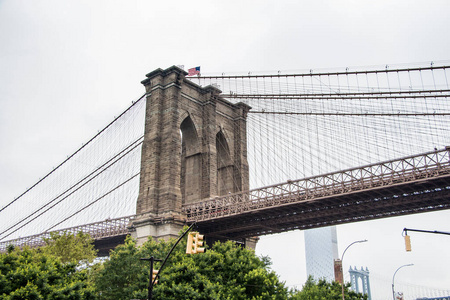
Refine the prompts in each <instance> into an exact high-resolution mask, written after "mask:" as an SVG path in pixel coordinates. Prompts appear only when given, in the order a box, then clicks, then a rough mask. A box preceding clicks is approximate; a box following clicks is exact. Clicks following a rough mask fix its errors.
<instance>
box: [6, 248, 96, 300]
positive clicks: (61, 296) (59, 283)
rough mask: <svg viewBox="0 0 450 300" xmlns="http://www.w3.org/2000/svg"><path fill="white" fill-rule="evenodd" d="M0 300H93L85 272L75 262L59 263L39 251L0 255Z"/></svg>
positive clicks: (32, 250) (14, 251)
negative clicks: (77, 267)
mask: <svg viewBox="0 0 450 300" xmlns="http://www.w3.org/2000/svg"><path fill="white" fill-rule="evenodd" d="M0 298H1V299H5V300H19V299H24V300H25V299H26V300H34V299H49V300H56V299H58V300H66V299H67V300H69V299H70V300H72V299H73V300H75V299H95V298H96V297H95V291H94V290H93V288H92V287H89V286H88V284H87V272H86V271H79V270H77V269H76V264H75V263H62V262H61V260H60V259H59V258H57V257H55V256H51V255H48V254H45V253H42V252H40V251H39V250H38V249H23V250H21V249H13V248H9V249H8V252H7V253H0Z"/></svg>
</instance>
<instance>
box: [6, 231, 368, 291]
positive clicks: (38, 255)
mask: <svg viewBox="0 0 450 300" xmlns="http://www.w3.org/2000/svg"><path fill="white" fill-rule="evenodd" d="M174 243H175V240H169V241H155V240H154V239H152V238H149V240H148V241H147V242H145V243H144V244H143V245H142V246H137V245H136V241H135V240H133V239H132V238H131V237H128V238H127V239H126V240H125V243H124V244H122V245H119V246H118V247H116V249H114V250H113V251H111V252H110V258H109V259H108V260H105V261H103V262H100V263H94V264H86V262H89V261H92V259H93V258H94V257H95V254H96V251H95V249H94V248H93V241H92V239H91V238H90V237H89V235H86V234H82V233H79V234H77V235H75V236H74V235H71V234H61V235H59V234H53V235H52V236H51V237H50V239H48V240H46V246H44V247H42V248H39V249H29V248H25V249H15V248H14V247H8V252H7V253H0V298H1V299H5V300H21V299H23V300H34V299H50V300H56V299H58V300H66V299H67V300H69V299H70V300H77V299H79V300H112V299H114V300H121V299H123V300H129V299H147V288H148V282H149V275H150V265H149V263H148V261H143V260H141V258H150V257H151V256H153V257H155V258H159V259H163V258H165V257H166V255H167V253H168V252H169V251H170V249H171V248H172V246H173V245H174ZM185 249H186V239H183V240H182V241H181V243H180V244H179V245H178V246H177V247H176V248H175V250H174V252H172V254H171V256H170V258H169V259H168V261H167V263H166V265H165V267H164V269H162V270H161V272H160V273H159V283H158V284H157V285H155V286H154V289H153V296H154V299H233V300H234V299H237V300H241V299H242V300H244V299H254V300H265V299H274V300H278V299H280V300H281V299H296V300H311V299H314V300H316V299H317V300H319V299H327V300H328V299H336V300H339V299H341V285H340V284H339V283H337V282H333V283H329V282H326V281H324V280H318V281H316V280H314V279H313V278H309V279H308V280H307V282H306V283H305V285H304V286H303V288H302V290H300V291H297V290H294V291H288V289H287V288H286V286H285V284H284V283H283V282H281V281H280V279H279V278H278V276H277V275H276V274H275V272H273V271H272V270H271V269H270V259H269V258H267V257H262V258H260V257H258V256H256V255H255V253H254V251H253V250H249V249H246V248H243V247H241V246H239V245H236V244H235V243H233V242H224V243H220V242H217V243H215V244H214V245H213V246H212V247H211V248H210V249H208V250H207V251H206V252H205V253H202V254H193V255H188V254H186V253H185ZM160 266H161V263H160V262H156V263H155V266H154V267H155V269H159V268H160ZM345 294H346V299H350V300H364V299H367V296H365V295H361V294H357V293H355V292H353V291H351V290H350V289H349V285H348V284H347V285H346V286H345Z"/></svg>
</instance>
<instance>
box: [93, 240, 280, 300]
mask: <svg viewBox="0 0 450 300" xmlns="http://www.w3.org/2000/svg"><path fill="white" fill-rule="evenodd" d="M173 244H174V240H171V241H169V242H165V241H161V242H156V241H155V240H153V239H149V240H148V241H147V242H146V243H144V244H143V245H142V246H141V247H137V246H136V243H135V241H134V240H132V239H131V238H127V239H126V241H125V244H123V245H120V246H118V247H117V248H116V249H115V250H114V251H112V252H111V254H110V260H108V261H106V262H105V263H104V265H103V268H102V269H101V270H100V271H99V272H98V273H97V275H96V276H95V284H96V288H97V291H98V294H99V295H100V298H101V299H124V300H125V299H133V298H135V299H146V298H147V285H148V278H149V271H150V270H149V263H148V262H146V261H141V260H140V258H149V257H150V256H153V257H155V258H160V259H163V258H164V257H165V256H166V254H167V253H168V252H169V250H170V249H171V247H172V245H173ZM185 249H186V241H185V240H184V241H183V242H181V243H180V245H178V246H177V247H176V248H175V250H174V252H173V253H172V255H171V256H170V258H169V260H168V261H167V263H166V266H165V267H164V269H163V270H162V272H161V274H160V278H159V283H158V284H157V285H156V286H155V287H154V289H153V295H154V297H155V299H238V300H239V299H286V298H287V289H286V287H285V286H284V283H282V282H280V281H279V278H278V276H277V275H276V274H275V273H274V272H273V271H271V270H270V269H269V259H267V258H263V259H261V258H259V257H257V256H256V255H255V253H254V251H252V250H249V249H245V248H242V247H240V246H237V245H235V244H234V243H232V242H226V243H219V242H218V243H215V244H214V245H213V247H212V248H211V249H209V250H208V251H206V252H205V253H202V254H197V255H187V254H186V253H185ZM159 266H160V263H156V264H155V269H158V268H159Z"/></svg>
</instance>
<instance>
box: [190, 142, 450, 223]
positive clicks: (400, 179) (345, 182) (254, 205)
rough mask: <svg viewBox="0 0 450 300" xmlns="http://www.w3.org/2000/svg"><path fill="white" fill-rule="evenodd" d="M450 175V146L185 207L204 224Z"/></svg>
mask: <svg viewBox="0 0 450 300" xmlns="http://www.w3.org/2000/svg"><path fill="white" fill-rule="evenodd" d="M446 174H450V147H446V148H445V149H443V150H439V151H433V152H428V153H424V154H420V155H416V156H409V157H404V158H401V159H397V160H392V161H385V162H381V163H377V164H371V165H366V166H362V167H358V168H353V169H347V170H343V171H339V172H334V173H328V174H325V175H319V176H313V177H308V178H305V179H300V180H289V181H287V182H285V183H282V184H277V185H272V186H268V187H263V188H260V189H255V190H251V191H249V192H241V193H236V194H231V195H226V196H221V197H216V198H213V199H209V200H206V201H202V202H199V203H193V204H189V205H185V206H184V208H183V210H184V213H185V214H186V215H187V218H188V219H187V220H188V222H201V221H208V220H213V219H217V218H223V217H227V216H233V215H238V214H242V213H246V212H252V211H256V210H263V209H269V208H273V207H277V206H283V205H289V204H293V203H301V202H308V201H313V200H314V199H317V198H321V197H326V196H331V195H336V196H337V195H343V194H347V193H352V192H356V191H361V190H368V189H373V188H379V187H385V186H390V185H397V184H401V183H407V182H414V181H419V180H423V179H426V178H434V177H439V176H442V175H446Z"/></svg>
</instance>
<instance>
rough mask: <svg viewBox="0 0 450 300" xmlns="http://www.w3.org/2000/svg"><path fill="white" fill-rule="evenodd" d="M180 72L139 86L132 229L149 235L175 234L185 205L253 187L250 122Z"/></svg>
mask: <svg viewBox="0 0 450 300" xmlns="http://www.w3.org/2000/svg"><path fill="white" fill-rule="evenodd" d="M186 75H187V73H186V72H185V71H183V70H182V69H179V68H177V67H175V66H174V67H170V68H168V69H166V70H162V69H157V70H155V71H153V72H151V73H149V74H147V75H146V77H147V79H145V80H143V81H142V84H143V85H144V86H145V89H146V93H147V104H146V116H145V132H144V142H143V144H142V160H141V172H140V186H139V196H138V199H137V207H136V214H137V215H138V217H137V218H136V219H135V220H134V221H133V223H132V224H131V226H130V229H131V230H132V232H133V236H134V237H135V238H137V239H138V243H142V242H144V241H145V240H146V239H147V237H148V236H152V237H154V238H169V237H176V236H178V233H179V231H180V230H181V229H182V227H183V226H184V225H185V224H186V217H185V216H184V215H183V214H182V206H183V204H185V203H186V204H188V203H195V202H199V201H202V200H203V199H209V198H211V197H216V196H220V195H224V194H227V193H235V192H238V191H243V190H248V189H249V173H248V162H247V128H246V118H247V113H248V111H249V110H250V107H249V106H248V105H246V104H244V103H237V104H233V103H231V102H229V101H227V100H225V99H224V98H222V97H221V96H220V93H221V91H220V90H219V89H218V88H217V87H214V86H207V87H201V86H198V85H196V84H194V83H193V82H191V81H189V80H187V79H186V78H185V76H186Z"/></svg>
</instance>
